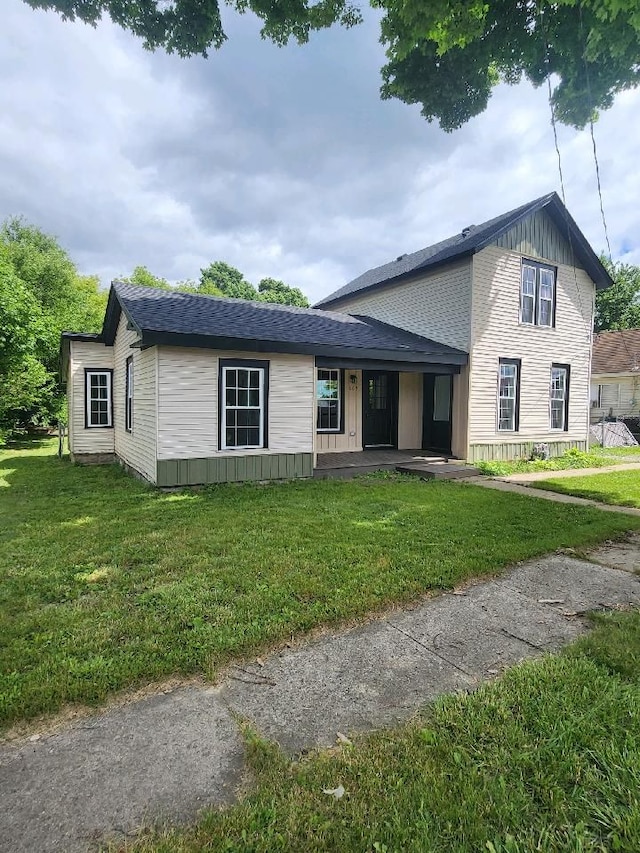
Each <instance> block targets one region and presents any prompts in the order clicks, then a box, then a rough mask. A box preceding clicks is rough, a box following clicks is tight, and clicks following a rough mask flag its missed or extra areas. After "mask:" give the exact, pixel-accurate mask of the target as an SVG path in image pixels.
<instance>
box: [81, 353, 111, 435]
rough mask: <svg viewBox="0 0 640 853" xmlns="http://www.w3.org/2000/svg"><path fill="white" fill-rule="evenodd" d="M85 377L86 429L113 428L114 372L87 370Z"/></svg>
mask: <svg viewBox="0 0 640 853" xmlns="http://www.w3.org/2000/svg"><path fill="white" fill-rule="evenodd" d="M84 376H85V426H86V428H87V429H90V428H92V427H111V426H113V401H112V391H111V389H112V382H113V371H111V370H98V369H96V370H94V369H92V368H86V369H85V372H84Z"/></svg>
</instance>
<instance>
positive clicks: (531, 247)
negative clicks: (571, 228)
mask: <svg viewBox="0 0 640 853" xmlns="http://www.w3.org/2000/svg"><path fill="white" fill-rule="evenodd" d="M495 245H496V246H498V247H500V248H501V249H509V250H511V251H514V252H519V253H520V254H522V255H527V257H533V258H539V259H541V260H546V261H554V262H555V263H557V264H566V265H567V266H574V265H575V266H577V267H580V268H582V264H581V263H580V262H579V261H578V260H577V259H576V258H575V254H574V252H573V251H572V248H571V246H570V244H569V241H568V240H567V238H566V237H564V236H563V234H561V232H560V230H559V229H558V228H557V226H556V225H555V223H554V222H552V220H551V219H550V217H549V216H548V215H547V214H546V213H545V212H544V210H537V211H535V213H532V214H531V215H530V216H527V217H526V218H525V219H522V220H521V221H520V222H517V223H516V224H515V225H514V226H513V228H510V229H509V231H507V232H506V233H504V234H501V235H500V236H499V237H498V239H497V240H496V241H495Z"/></svg>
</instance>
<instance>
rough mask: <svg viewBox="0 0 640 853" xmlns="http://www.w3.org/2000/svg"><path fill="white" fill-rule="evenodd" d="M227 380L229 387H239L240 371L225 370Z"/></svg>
mask: <svg viewBox="0 0 640 853" xmlns="http://www.w3.org/2000/svg"><path fill="white" fill-rule="evenodd" d="M225 381H226V385H227V388H237V387H238V371H237V370H228V369H227V370H225Z"/></svg>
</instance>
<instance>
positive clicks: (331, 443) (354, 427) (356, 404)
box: [314, 370, 362, 453]
mask: <svg viewBox="0 0 640 853" xmlns="http://www.w3.org/2000/svg"><path fill="white" fill-rule="evenodd" d="M351 376H355V377H356V381H355V382H352V381H351ZM343 404H344V432H341V433H336V432H316V435H315V451H316V453H345V452H347V451H349V450H354V451H355V450H362V371H361V370H345V371H344V401H343ZM315 417H316V415H315V401H314V430H315Z"/></svg>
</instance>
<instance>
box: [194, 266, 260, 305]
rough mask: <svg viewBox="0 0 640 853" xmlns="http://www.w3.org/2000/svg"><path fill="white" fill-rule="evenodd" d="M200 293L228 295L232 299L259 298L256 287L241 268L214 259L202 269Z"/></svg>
mask: <svg viewBox="0 0 640 853" xmlns="http://www.w3.org/2000/svg"><path fill="white" fill-rule="evenodd" d="M198 293H206V294H209V295H210V296H228V297H229V298H231V299H257V298H258V293H257V291H256V289H255V287H254V286H253V285H252V284H251V283H250V282H248V281H247V280H246V279H245V277H244V276H243V275H242V273H241V272H240V270H238V269H236V268H235V267H232V266H231V264H227V263H225V261H214V262H213V263H212V264H209V266H208V267H205V268H204V269H202V270H200V283H199V285H198Z"/></svg>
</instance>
